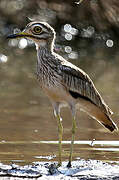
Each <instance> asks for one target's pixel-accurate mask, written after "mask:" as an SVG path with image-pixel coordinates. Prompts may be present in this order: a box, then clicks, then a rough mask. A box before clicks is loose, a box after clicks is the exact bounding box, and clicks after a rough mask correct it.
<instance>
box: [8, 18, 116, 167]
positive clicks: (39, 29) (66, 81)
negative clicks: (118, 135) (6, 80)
mask: <svg viewBox="0 0 119 180" xmlns="http://www.w3.org/2000/svg"><path fill="white" fill-rule="evenodd" d="M7 38H10V39H12V38H13V39H14V38H26V39H32V41H33V42H34V43H35V45H36V50H37V68H36V71H37V72H36V74H37V78H38V80H39V84H40V87H41V88H42V90H43V91H44V92H45V94H46V95H47V96H48V98H49V99H50V101H51V104H52V106H53V109H54V115H55V117H56V119H57V124H58V138H59V139H58V140H59V150H58V156H59V157H58V167H59V166H61V165H62V158H61V156H62V135H63V125H62V118H61V115H60V110H61V108H62V107H64V106H67V107H69V108H70V110H71V114H72V129H71V132H72V139H71V146H70V152H69V160H68V164H67V167H69V168H70V167H71V162H72V155H73V144H74V140H75V132H76V112H77V111H78V110H79V111H80V110H82V111H84V112H86V113H87V114H88V115H89V116H90V117H92V118H93V119H96V120H97V121H98V122H99V123H100V124H102V125H103V126H104V127H105V128H107V129H108V130H110V131H111V132H112V131H114V130H118V128H117V125H116V124H115V123H114V121H113V120H112V118H111V115H112V114H113V112H112V110H111V109H110V108H109V106H108V105H107V104H106V103H105V101H104V100H103V98H102V97H101V95H100V94H99V92H98V90H97V89H96V87H95V85H94V83H93V81H92V80H91V79H90V77H89V76H88V75H87V74H86V73H85V72H84V71H83V70H82V69H80V68H79V67H77V66H75V65H74V64H72V63H71V62H69V61H68V60H66V59H65V58H63V57H62V56H60V55H59V54H57V53H56V52H55V50H54V45H55V38H56V32H55V30H54V28H53V27H52V26H51V25H49V24H48V23H47V22H42V21H39V20H33V21H31V22H30V23H28V24H27V25H26V27H25V28H24V30H23V31H21V32H19V33H16V34H11V35H8V37H7Z"/></svg>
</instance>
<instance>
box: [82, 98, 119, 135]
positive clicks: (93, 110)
mask: <svg viewBox="0 0 119 180" xmlns="http://www.w3.org/2000/svg"><path fill="white" fill-rule="evenodd" d="M80 105H81V110H82V111H85V112H86V113H88V114H89V115H90V116H91V117H93V118H94V119H96V120H97V121H98V122H99V123H100V124H102V125H103V126H104V127H106V128H107V129H109V130H110V131H111V132H112V131H114V130H118V128H117V126H116V124H115V123H114V122H113V120H112V119H111V117H110V116H109V115H107V114H105V113H104V112H103V111H102V110H101V109H100V108H99V107H97V106H96V105H94V104H93V103H91V102H86V103H85V101H82V102H81V104H80Z"/></svg>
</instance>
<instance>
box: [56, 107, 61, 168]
mask: <svg viewBox="0 0 119 180" xmlns="http://www.w3.org/2000/svg"><path fill="white" fill-rule="evenodd" d="M54 114H55V117H56V118H57V123H58V135H59V160H58V166H61V164H62V160H61V151H62V134H63V126H62V118H61V117H60V108H59V104H55V106H54Z"/></svg>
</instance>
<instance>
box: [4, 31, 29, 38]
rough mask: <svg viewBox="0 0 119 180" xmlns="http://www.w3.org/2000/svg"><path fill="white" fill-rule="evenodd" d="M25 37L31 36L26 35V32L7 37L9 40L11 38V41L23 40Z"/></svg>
mask: <svg viewBox="0 0 119 180" xmlns="http://www.w3.org/2000/svg"><path fill="white" fill-rule="evenodd" d="M23 37H30V34H28V33H25V32H20V33H16V34H11V35H9V36H7V38H9V39H15V38H23Z"/></svg>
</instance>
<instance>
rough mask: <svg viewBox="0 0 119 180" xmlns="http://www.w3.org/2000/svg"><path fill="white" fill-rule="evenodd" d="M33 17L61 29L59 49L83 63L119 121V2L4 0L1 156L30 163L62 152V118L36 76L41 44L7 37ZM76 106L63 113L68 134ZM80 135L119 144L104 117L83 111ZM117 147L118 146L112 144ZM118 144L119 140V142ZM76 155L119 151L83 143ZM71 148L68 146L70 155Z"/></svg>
mask: <svg viewBox="0 0 119 180" xmlns="http://www.w3.org/2000/svg"><path fill="white" fill-rule="evenodd" d="M28 17H29V18H32V19H35V20H40V21H46V22H48V23H49V24H50V25H52V26H53V28H54V29H55V30H56V35H57V36H56V41H55V52H57V53H58V54H60V55H62V56H63V57H64V58H66V59H67V60H69V61H70V62H72V63H73V64H75V65H77V66H78V67H80V68H82V69H83V70H84V71H85V72H86V73H88V74H89V76H90V77H91V78H92V80H93V81H94V83H95V85H96V87H97V89H98V90H99V92H100V94H101V95H102V97H103V98H104V99H105V101H106V102H107V104H108V105H109V106H110V108H111V109H112V110H113V112H114V115H113V119H114V121H115V123H117V125H118V126H119V2H118V1H117V0H108V1H104V0H83V1H82V3H79V2H78V1H76V0H65V1H64V0H35V1H34V0H10V1H9V0H0V161H1V162H7V163H8V162H17V163H19V162H20V163H22V162H23V163H26V162H27V163H28V162H33V161H37V160H40V159H42V160H43V158H47V157H49V156H51V159H52V157H53V155H57V153H58V145H56V144H55V145H53V144H50V143H47V144H43V143H42V144H41V143H40V141H46V142H48V141H51V140H57V139H58V136H57V122H56V120H55V118H54V116H53V109H52V107H51V104H50V102H49V100H48V98H47V97H46V96H45V95H44V94H43V92H42V91H41V89H40V88H39V83H38V81H37V80H36V75H35V72H36V59H37V57H36V49H35V45H34V44H33V42H32V41H27V40H26V39H14V40H8V39H6V37H7V35H8V34H12V33H15V32H18V31H20V30H22V29H24V27H25V26H26V24H27V23H28V22H29V20H28ZM69 114H70V111H69V110H68V109H67V108H65V109H63V110H62V117H63V126H64V136H63V140H65V141H66V140H70V139H71V124H72V120H71V116H70V115H69ZM77 125H78V128H77V133H76V140H77V141H78V140H82V141H83V140H93V139H96V140H108V141H111V140H113V141H118V139H119V137H118V134H117V133H110V132H108V130H106V129H104V128H103V127H102V126H101V125H100V124H99V123H98V122H96V121H95V120H93V119H92V118H90V117H89V116H87V115H86V114H84V113H82V112H78V113H77ZM110 146H111V145H110ZM115 146H116V145H115ZM74 149H75V153H74V158H75V159H76V158H79V157H81V158H84V159H88V158H92V159H101V160H108V161H110V160H114V161H117V160H118V151H119V148H118V146H116V148H115V149H114V148H113V149H109V148H107V149H105V150H104V149H103V148H102V149H101V150H99V149H98V148H97V149H96V148H94V147H90V146H88V145H75V148H74ZM68 153H69V145H63V160H67V157H68V156H67V154H68Z"/></svg>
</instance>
